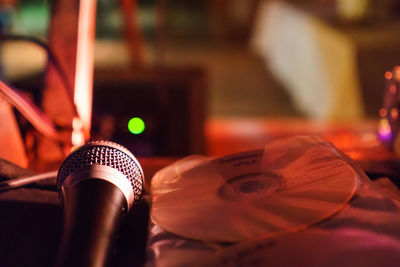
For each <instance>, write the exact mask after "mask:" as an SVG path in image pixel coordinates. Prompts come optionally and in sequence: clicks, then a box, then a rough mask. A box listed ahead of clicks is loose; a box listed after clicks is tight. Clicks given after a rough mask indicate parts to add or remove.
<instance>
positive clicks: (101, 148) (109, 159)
mask: <svg viewBox="0 0 400 267" xmlns="http://www.w3.org/2000/svg"><path fill="white" fill-rule="evenodd" d="M104 143H105V144H107V143H111V142H104ZM112 144H113V145H114V146H115V145H116V144H114V143H112ZM117 146H119V145H117ZM91 165H103V166H108V167H111V168H114V169H117V170H118V171H120V172H121V173H123V174H124V175H125V177H126V178H127V179H129V181H130V182H131V184H132V187H133V191H134V194H135V199H138V198H139V197H140V195H141V193H142V188H143V173H142V171H141V168H140V167H139V166H138V163H136V161H135V160H134V159H132V157H131V156H129V155H127V154H126V153H124V152H122V151H121V150H118V149H116V148H114V147H109V146H106V145H100V144H99V145H86V146H83V147H81V148H79V149H78V150H76V151H75V152H73V153H72V154H71V155H69V156H68V158H67V159H66V160H65V161H64V162H63V164H62V166H61V168H60V170H59V172H58V179H57V185H58V187H61V186H62V184H63V182H64V180H65V178H66V177H67V176H68V175H70V174H71V173H72V172H74V171H76V170H79V169H82V168H86V167H88V166H91Z"/></svg>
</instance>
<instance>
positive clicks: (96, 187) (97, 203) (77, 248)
mask: <svg viewBox="0 0 400 267" xmlns="http://www.w3.org/2000/svg"><path fill="white" fill-rule="evenodd" d="M63 197H64V228H63V234H62V239H61V245H60V248H59V254H58V259H57V266H58V267H66V266H85V267H92V266H93V267H94V266H96V267H101V266H105V264H106V261H107V256H108V254H109V252H110V248H111V245H112V243H113V242H112V241H113V236H114V233H115V231H116V229H117V226H118V225H119V220H120V218H121V216H122V213H123V207H124V205H125V204H126V199H125V197H124V195H123V193H122V192H121V190H120V189H119V188H118V187H116V186H115V185H113V184H112V183H110V182H108V181H105V180H102V179H92V178H91V179H86V180H83V181H80V182H79V183H77V184H75V185H73V186H70V187H66V188H65V189H64V191H63Z"/></svg>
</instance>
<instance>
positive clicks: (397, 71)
mask: <svg viewBox="0 0 400 267" xmlns="http://www.w3.org/2000/svg"><path fill="white" fill-rule="evenodd" d="M394 77H395V78H396V80H397V81H400V66H396V67H395V68H394Z"/></svg>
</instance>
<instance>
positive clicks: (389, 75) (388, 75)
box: [385, 71, 393, 80]
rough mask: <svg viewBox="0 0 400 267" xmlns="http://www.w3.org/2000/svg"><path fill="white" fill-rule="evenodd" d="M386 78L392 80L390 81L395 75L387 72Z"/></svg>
mask: <svg viewBox="0 0 400 267" xmlns="http://www.w3.org/2000/svg"><path fill="white" fill-rule="evenodd" d="M385 78H386V79H387V80H390V79H392V78H393V74H392V73H391V72H390V71H387V72H386V73H385Z"/></svg>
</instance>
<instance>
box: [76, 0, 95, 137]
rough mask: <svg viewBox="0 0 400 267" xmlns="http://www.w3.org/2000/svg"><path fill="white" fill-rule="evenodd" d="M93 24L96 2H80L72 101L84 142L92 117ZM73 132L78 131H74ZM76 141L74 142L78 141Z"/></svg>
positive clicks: (86, 0) (91, 0) (87, 135)
mask: <svg viewBox="0 0 400 267" xmlns="http://www.w3.org/2000/svg"><path fill="white" fill-rule="evenodd" d="M95 22H96V1H95V0H81V1H80V5H79V21H78V44H77V55H76V71H75V73H76V74H75V91H74V101H75V104H76V106H77V109H78V113H79V116H80V119H81V120H82V125H83V134H84V137H85V139H86V140H88V139H89V138H90V123H91V116H92V91H93V89H92V86H93V64H94V37H95ZM74 131H79V130H78V129H74ZM76 134H77V133H76ZM73 138H74V137H73ZM78 139H79V138H77V139H76V140H75V141H78Z"/></svg>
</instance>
